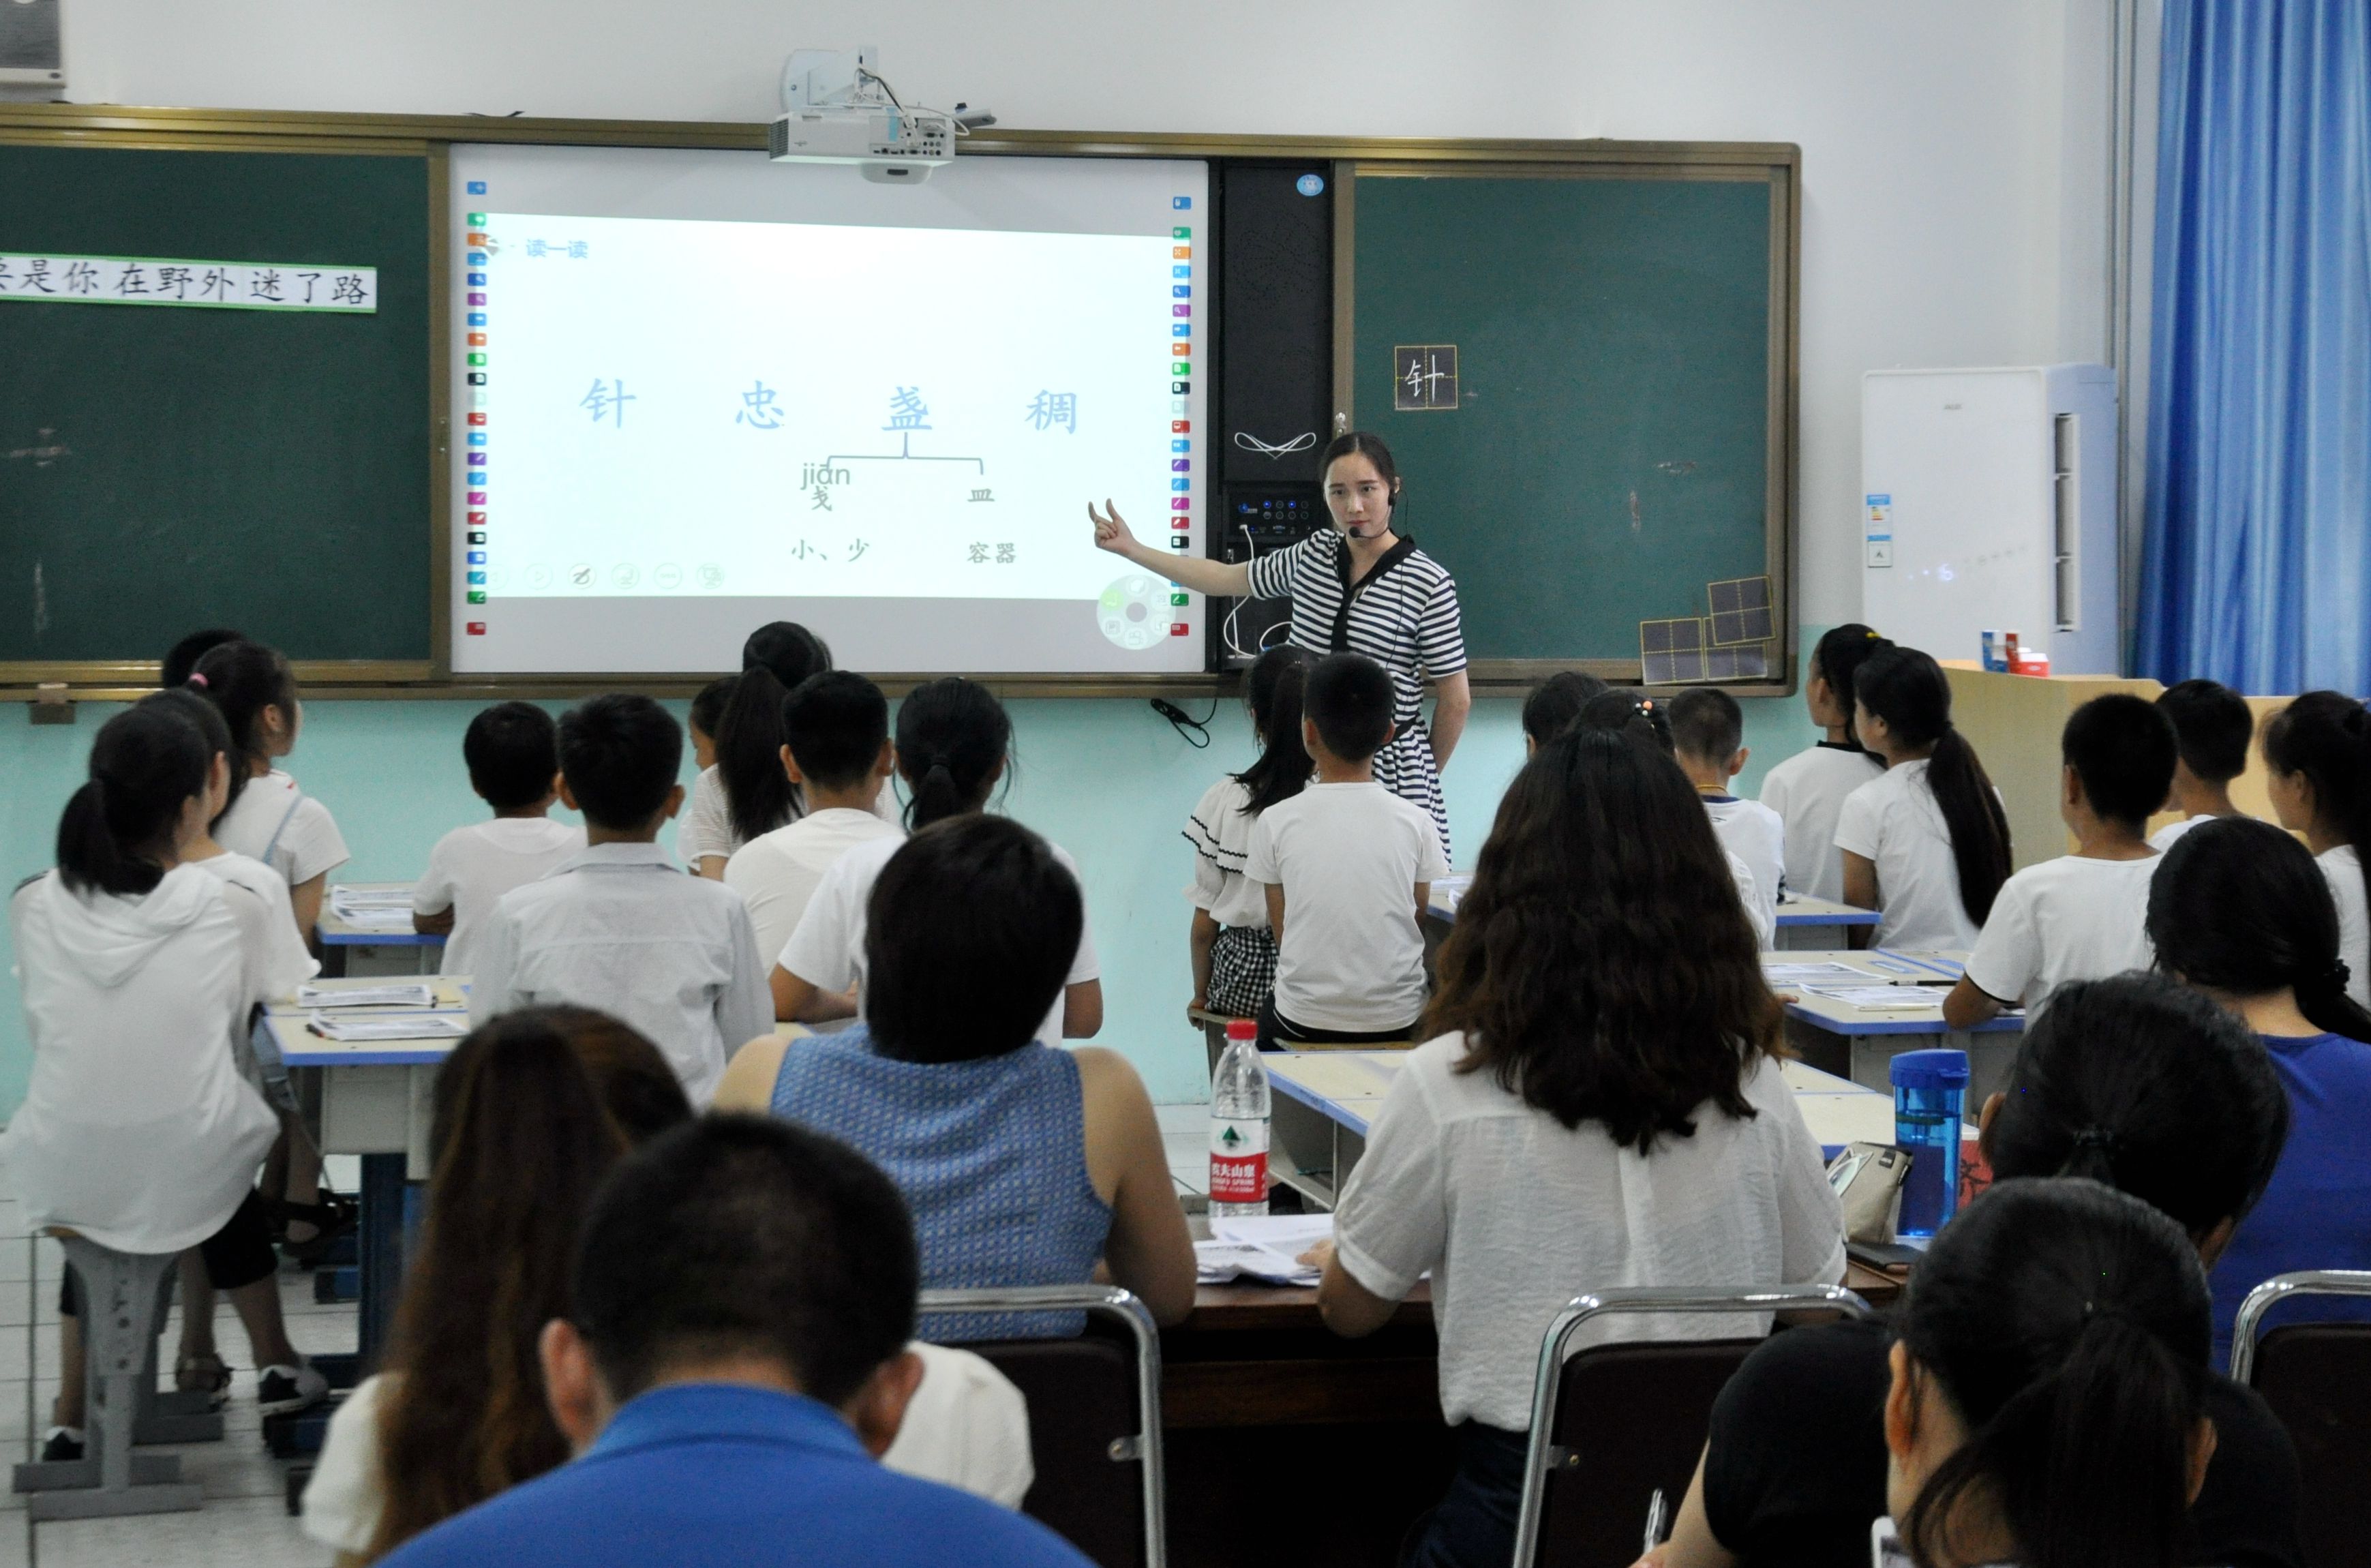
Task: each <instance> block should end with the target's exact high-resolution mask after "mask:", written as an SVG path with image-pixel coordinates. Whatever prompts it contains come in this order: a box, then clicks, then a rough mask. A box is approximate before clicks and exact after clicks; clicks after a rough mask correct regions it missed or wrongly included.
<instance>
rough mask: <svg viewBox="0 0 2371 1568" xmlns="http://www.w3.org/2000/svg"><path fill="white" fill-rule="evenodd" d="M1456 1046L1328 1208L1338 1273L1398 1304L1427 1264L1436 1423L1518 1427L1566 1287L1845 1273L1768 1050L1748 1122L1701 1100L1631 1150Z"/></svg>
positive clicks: (1750, 1097) (1412, 1082)
mask: <svg viewBox="0 0 2371 1568" xmlns="http://www.w3.org/2000/svg"><path fill="white" fill-rule="evenodd" d="M1291 927H1292V921H1291V917H1290V906H1289V905H1288V910H1287V916H1286V919H1285V928H1286V930H1287V932H1288V933H1289V932H1290V930H1291ZM1464 1054H1465V1037H1464V1036H1463V1034H1444V1035H1442V1036H1441V1037H1440V1038H1439V1039H1438V1040H1432V1041H1428V1042H1426V1043H1424V1044H1422V1045H1419V1046H1418V1047H1417V1048H1416V1049H1415V1050H1414V1051H1411V1052H1409V1053H1408V1054H1407V1055H1406V1057H1405V1059H1404V1065H1403V1066H1402V1067H1401V1068H1400V1071H1399V1073H1398V1075H1397V1076H1396V1077H1395V1078H1394V1079H1393V1080H1392V1087H1391V1090H1390V1092H1389V1093H1387V1094H1386V1095H1385V1096H1384V1097H1383V1103H1382V1109H1381V1110H1380V1111H1379V1112H1377V1113H1376V1114H1375V1120H1374V1124H1373V1125H1372V1126H1371V1128H1370V1129H1369V1131H1368V1134H1367V1152H1366V1154H1365V1155H1364V1156H1363V1157H1361V1158H1360V1159H1359V1163H1358V1166H1357V1168H1356V1169H1354V1170H1352V1171H1351V1172H1350V1179H1349V1182H1347V1185H1346V1186H1345V1187H1344V1189H1343V1193H1342V1203H1341V1207H1340V1208H1339V1209H1338V1210H1337V1211H1336V1215H1335V1220H1334V1243H1335V1247H1336V1251H1337V1256H1338V1257H1339V1258H1340V1260H1341V1262H1342V1266H1343V1268H1344V1269H1346V1270H1347V1271H1348V1273H1349V1274H1350V1277H1351V1278H1353V1279H1355V1280H1357V1281H1358V1282H1359V1284H1360V1285H1361V1286H1365V1287H1366V1288H1367V1289H1368V1290H1370V1291H1371V1292H1373V1293H1374V1294H1375V1295H1377V1296H1380V1297H1383V1298H1384V1299H1386V1300H1391V1301H1396V1300H1398V1299H1400V1298H1401V1297H1404V1296H1405V1295H1406V1294H1407V1293H1408V1292H1409V1291H1410V1290H1411V1289H1413V1288H1414V1287H1415V1286H1416V1282H1417V1279H1418V1278H1419V1277H1420V1276H1421V1275H1422V1274H1424V1273H1425V1271H1427V1270H1430V1271H1431V1273H1432V1315H1433V1321H1434V1323H1435V1324H1436V1325H1437V1326H1438V1327H1439V1329H1440V1408H1441V1413H1442V1414H1443V1415H1445V1416H1446V1417H1447V1418H1448V1419H1449V1421H1450V1422H1451V1424H1456V1423H1458V1422H1461V1421H1479V1422H1483V1423H1486V1424H1489V1425H1492V1426H1496V1427H1499V1428H1501V1429H1502V1430H1505V1431H1509V1432H1522V1431H1526V1430H1528V1429H1529V1428H1530V1426H1531V1424H1532V1375H1533V1373H1534V1372H1535V1370H1536V1369H1537V1366H1538V1364H1539V1357H1540V1337H1541V1335H1542V1334H1543V1333H1544V1332H1546V1330H1547V1327H1548V1325H1549V1323H1551V1322H1552V1321H1554V1320H1555V1319H1556V1314H1557V1313H1558V1312H1560V1311H1562V1310H1563V1309H1564V1306H1565V1303H1567V1302H1568V1301H1570V1300H1571V1299H1572V1298H1573V1297H1575V1296H1578V1295H1579V1294H1580V1293H1581V1292H1583V1291H1588V1290H1605V1289H1610V1288H1616V1287H1621V1286H1657V1285H1707V1286H1708V1285H1799V1284H1805V1283H1810V1282H1831V1281H1834V1280H1839V1279H1842V1278H1843V1277H1844V1271H1845V1233H1844V1210H1843V1208H1842V1206H1841V1205H1839V1204H1838V1202H1837V1200H1836V1194H1835V1193H1834V1191H1833V1189H1831V1188H1830V1187H1829V1185H1828V1181H1827V1174H1826V1171H1825V1169H1824V1166H1823V1162H1822V1159H1821V1158H1820V1146H1819V1143H1818V1141H1817V1140H1816V1139H1814V1138H1813V1137H1812V1136H1811V1134H1810V1129H1809V1128H1808V1127H1806V1126H1805V1125H1804V1124H1803V1113H1802V1112H1801V1111H1800V1110H1799V1109H1798V1108H1797V1106H1796V1104H1795V1096H1794V1094H1793V1092H1792V1091H1791V1090H1788V1089H1787V1082H1786V1079H1785V1078H1783V1077H1782V1076H1781V1075H1780V1073H1779V1069H1778V1064H1777V1063H1776V1062H1775V1061H1772V1060H1770V1059H1768V1058H1758V1059H1757V1060H1756V1061H1755V1063H1754V1065H1753V1066H1752V1067H1751V1068H1750V1069H1749V1070H1748V1071H1747V1073H1746V1075H1745V1078H1744V1080H1743V1083H1742V1085H1741V1088H1742V1090H1743V1091H1744V1095H1745V1099H1746V1101H1747V1103H1749V1104H1751V1105H1752V1107H1753V1108H1754V1111H1755V1113H1756V1114H1755V1115H1753V1116H1752V1117H1751V1118H1747V1119H1739V1118H1736V1117H1732V1116H1729V1115H1728V1114H1727V1113H1723V1112H1722V1111H1721V1110H1719V1109H1718V1107H1717V1106H1715V1105H1714V1104H1713V1103H1712V1102H1710V1101H1706V1103H1704V1104H1702V1105H1700V1106H1698V1107H1696V1110H1695V1113H1694V1123H1695V1133H1694V1136H1689V1137H1684V1138H1682V1137H1671V1136H1664V1137H1660V1138H1659V1139H1657V1140H1656V1143H1655V1148H1654V1152H1653V1153H1651V1154H1644V1155H1642V1154H1640V1153H1639V1152H1638V1151H1637V1148H1635V1147H1627V1146H1617V1145H1616V1144H1615V1143H1614V1142H1613V1139H1612V1138H1611V1137H1609V1136H1607V1135H1606V1131H1605V1128H1604V1125H1603V1124H1602V1123H1597V1122H1583V1123H1582V1124H1580V1125H1579V1126H1578V1127H1571V1128H1567V1127H1566V1126H1564V1125H1562V1124H1560V1123H1558V1122H1557V1121H1556V1118H1555V1117H1553V1116H1551V1115H1549V1114H1548V1113H1546V1112H1544V1111H1540V1110H1536V1109H1534V1108H1532V1106H1530V1105H1527V1104H1525V1103H1524V1102H1523V1101H1522V1099H1521V1097H1520V1096H1518V1095H1515V1094H1511V1093H1509V1091H1507V1090H1504V1089H1501V1088H1499V1087H1498V1078H1497V1075H1496V1074H1493V1073H1488V1072H1478V1073H1461V1072H1458V1071H1456V1070H1454V1069H1455V1066H1456V1064H1457V1062H1458V1061H1459V1059H1460V1058H1462V1057H1463V1055H1464ZM1769 1330H1770V1320H1769V1316H1768V1314H1766V1313H1764V1314H1752V1315H1745V1314H1741V1315H1737V1316H1729V1315H1726V1314H1722V1315H1706V1316H1695V1315H1686V1316H1680V1315H1674V1316H1669V1317H1659V1316H1652V1315H1644V1314H1642V1315H1639V1316H1636V1317H1633V1316H1629V1315H1627V1314H1625V1315H1621V1316H1616V1317H1612V1318H1607V1319H1601V1320H1599V1321H1598V1322H1597V1323H1594V1324H1591V1325H1590V1327H1588V1328H1585V1329H1583V1330H1582V1331H1581V1332H1580V1334H1579V1337H1578V1338H1577V1339H1576V1340H1575V1342H1574V1346H1573V1348H1574V1349H1576V1350H1579V1349H1580V1348H1582V1347H1583V1346H1586V1345H1591V1344H1602V1343H1606V1342H1607V1341H1610V1340H1616V1339H1639V1340H1674V1339H1732V1338H1746V1337H1753V1338H1759V1337H1760V1336H1761V1335H1763V1334H1765V1333H1767V1332H1769Z"/></svg>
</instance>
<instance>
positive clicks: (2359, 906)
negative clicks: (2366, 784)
mask: <svg viewBox="0 0 2371 1568" xmlns="http://www.w3.org/2000/svg"><path fill="white" fill-rule="evenodd" d="M2314 859H2317V860H2319V861H2320V862H2321V874H2322V875H2323V876H2324V877H2326V878H2327V879H2329V882H2330V895H2331V897H2332V898H2334V899H2336V900H2337V901H2338V957H2339V962H2341V963H2343V964H2345V965H2346V994H2347V995H2348V996H2350V997H2354V1000H2355V1002H2356V1004H2357V1005H2358V1006H2361V1007H2366V1008H2371V903H2366V901H2365V898H2364V896H2363V862H2362V861H2360V860H2358V859H2355V857H2354V845H2352V844H2342V845H2340V846H2339V847H2337V848H2335V849H2326V850H2324V851H2323V852H2322V853H2320V854H2319V855H2317V856H2315V857H2314Z"/></svg>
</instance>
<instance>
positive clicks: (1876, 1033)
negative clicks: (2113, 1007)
mask: <svg viewBox="0 0 2371 1568" xmlns="http://www.w3.org/2000/svg"><path fill="white" fill-rule="evenodd" d="M1966 958H1967V954H1965V953H1960V952H1925V951H1898V950H1895V949H1891V948H1871V949H1868V950H1865V951H1857V952H1766V953H1764V954H1763V955H1762V963H1763V968H1764V971H1765V972H1766V973H1768V974H1770V977H1771V978H1770V984H1771V987H1772V988H1773V989H1774V990H1777V991H1781V992H1784V993H1786V994H1787V995H1789V996H1791V997H1794V998H1795V999H1794V1000H1792V1001H1790V1002H1788V1003H1787V1043H1789V1044H1791V1045H1793V1046H1794V1047H1795V1049H1796V1050H1797V1051H1798V1052H1799V1053H1801V1055H1802V1056H1803V1057H1804V1059H1805V1060H1806V1061H1809V1062H1810V1063H1811V1064H1812V1065H1813V1066H1818V1067H1822V1068H1824V1069H1826V1070H1827V1071H1829V1072H1832V1073H1837V1074H1842V1075H1845V1076H1848V1077H1850V1078H1852V1080H1853V1081H1854V1082H1855V1083H1858V1084H1862V1085H1865V1086H1867V1087H1868V1088H1869V1089H1873V1090H1879V1092H1881V1093H1888V1094H1890V1093H1891V1092H1892V1085H1891V1080H1890V1079H1889V1078H1888V1077H1887V1068H1888V1066H1889V1064H1891V1061H1892V1060H1893V1058H1894V1057H1895V1056H1897V1055H1901V1054H1902V1053H1903V1052H1904V1051H1925V1050H1932V1049H1935V1048H1937V1047H1943V1046H1948V1047H1950V1048H1952V1049H1955V1050H1960V1051H1965V1052H1966V1053H1967V1054H1968V1068H1969V1078H1968V1109H1969V1111H1970V1113H1973V1112H1974V1111H1975V1110H1976V1109H1977V1108H1978V1107H1980V1106H1982V1105H1983V1104H1984V1099H1985V1097H1986V1096H1988V1095H1990V1094H1992V1093H1993V1092H1994V1091H1995V1090H1998V1089H2000V1088H2001V1087H2002V1086H2003V1085H2004V1084H2006V1083H2007V1081H2008V1069H2009V1065H2010V1064H2011V1062H2013V1061H2014V1060H2015V1059H2016V1056H2017V1046H2018V1038H2019V1037H2020V1036H2021V1035H2022V1034H2023V1033H2024V1032H2025V1014H2024V1013H2023V1012H2021V1011H2011V1012H2006V1013H2003V1014H2001V1015H2000V1016H1999V1017H1998V1018H1995V1019H1993V1020H1991V1021H1989V1022H1987V1023H1983V1024H1979V1025H1978V1026H1977V1027H1976V1028H1974V1029H1972V1030H1952V1029H1947V1028H1946V1027H1945V1026H1944V1023H1943V997H1944V996H1945V995H1946V994H1947V993H1948V992H1949V990H1950V988H1951V986H1952V985H1953V984H1954V983H1956V982H1957V981H1958V980H1959V978H1960V972H1961V970H1962V968H1963V967H1964V960H1965V959H1966ZM1815 963H1816V964H1831V963H1832V964H1834V965H1836V966H1838V967H1839V968H1840V969H1845V970H1850V971H1852V974H1851V975H1850V976H1846V975H1843V974H1839V975H1837V976H1835V980H1836V983H1837V984H1839V985H1843V986H1859V985H1864V984H1865V985H1869V986H1887V987H1889V988H1891V989H1897V990H1902V991H1904V992H1909V993H1911V994H1913V995H1914V996H1918V997H1921V999H1922V1000H1923V999H1925V998H1926V997H1931V998H1932V1000H1931V1003H1930V1004H1929V1005H1926V1006H1919V1007H1903V1008H1891V1007H1889V1008H1865V1007H1859V1006H1856V1005H1855V1004H1854V1003H1852V1002H1850V1001H1847V1000H1845V999H1843V998H1841V997H1827V996H1822V995H1821V994H1820V993H1819V991H1818V990H1816V989H1813V988H1812V987H1814V986H1823V985H1825V984H1827V982H1826V981H1825V980H1822V979H1818V978H1810V977H1805V976H1802V975H1799V974H1789V973H1788V972H1787V971H1788V968H1789V966H1796V965H1809V964H1815Z"/></svg>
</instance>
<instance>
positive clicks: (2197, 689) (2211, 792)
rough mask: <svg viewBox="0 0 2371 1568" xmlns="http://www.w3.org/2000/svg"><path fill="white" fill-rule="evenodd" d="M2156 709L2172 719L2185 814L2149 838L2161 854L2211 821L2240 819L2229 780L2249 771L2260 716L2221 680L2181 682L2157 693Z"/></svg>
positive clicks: (2173, 802) (2176, 804)
mask: <svg viewBox="0 0 2371 1568" xmlns="http://www.w3.org/2000/svg"><path fill="white" fill-rule="evenodd" d="M2157 711H2158V712H2160V713H2162V714H2164V715H2165V716H2166V717H2167V718H2168V719H2169V720H2171V721H2173V738H2174V740H2175V742H2176V743H2177V744H2178V746H2179V748H2180V749H2179V750H2178V751H2177V752H2176V754H2175V757H2174V764H2173V792H2172V798H2171V799H2169V801H2166V804H2167V805H2169V806H2171V807H2172V808H2173V809H2174V810H2176V811H2178V812H2180V813H2181V820H2180V822H2170V823H2168V824H2165V825H2164V826H2163V827H2161V828H2158V829H2157V832H2156V833H2155V834H2154V835H2152V836H2150V838H2149V847H2150V848H2152V849H2155V850H2156V851H2157V853H2158V854H2160V855H2162V854H2163V853H2165V851H2167V850H2168V849H2170V848H2172V847H2173V841H2174V840H2175V839H2177V838H2180V836H2182V835H2183V834H2185V833H2188V832H2189V831H2190V830H2191V829H2192V828H2193V827H2196V826H2197V825H2198V824H2200V823H2202V822H2204V821H2206V820H2207V819H2208V818H2210V817H2219V816H2239V815H2242V814H2244V813H2241V812H2240V810H2239V808H2238V806H2236V805H2234V804H2232V803H2231V780H2233V779H2234V778H2238V777H2239V775H2241V774H2242V773H2245V772H2247V771H2248V745H2249V743H2250V742H2251V741H2253V740H2254V739H2255V738H2256V715H2255V713H2254V712H2253V711H2252V710H2250V709H2249V707H2248V699H2247V698H2244V697H2241V696H2240V695H2239V694H2238V692H2236V691H2233V690H2232V689H2231V688H2230V687H2229V686H2225V685H2224V684H2223V683H2222V682H2220V681H2181V682H2179V683H2177V684H2175V685H2173V686H2168V687H2166V688H2165V690H2163V691H2162V692H2159V693H2158V694H2157Z"/></svg>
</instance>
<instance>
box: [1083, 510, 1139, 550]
mask: <svg viewBox="0 0 2371 1568" xmlns="http://www.w3.org/2000/svg"><path fill="white" fill-rule="evenodd" d="M1104 513H1110V515H1109V516H1105V514H1104ZM1087 520H1088V521H1089V522H1091V523H1093V525H1095V548H1097V549H1099V550H1109V551H1111V552H1112V554H1114V555H1122V556H1124V555H1131V554H1132V552H1133V551H1134V549H1135V547H1136V536H1135V535H1134V534H1132V533H1130V532H1129V531H1128V519H1127V518H1125V517H1122V516H1121V515H1120V514H1119V508H1118V507H1117V506H1116V505H1114V504H1113V503H1112V502H1110V501H1109V500H1108V499H1106V500H1105V502H1104V512H1102V513H1099V512H1097V511H1096V510H1095V503H1094V502H1092V501H1091V502H1087Z"/></svg>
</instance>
